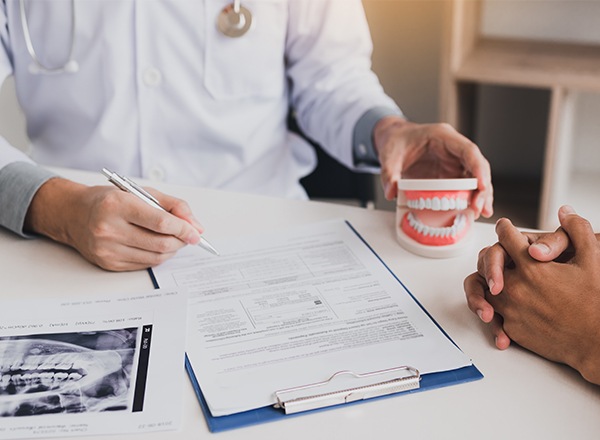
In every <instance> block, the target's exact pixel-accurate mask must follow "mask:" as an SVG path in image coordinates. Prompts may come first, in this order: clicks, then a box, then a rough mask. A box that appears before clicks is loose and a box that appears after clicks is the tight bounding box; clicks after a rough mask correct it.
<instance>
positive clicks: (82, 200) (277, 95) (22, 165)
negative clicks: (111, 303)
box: [0, 0, 492, 270]
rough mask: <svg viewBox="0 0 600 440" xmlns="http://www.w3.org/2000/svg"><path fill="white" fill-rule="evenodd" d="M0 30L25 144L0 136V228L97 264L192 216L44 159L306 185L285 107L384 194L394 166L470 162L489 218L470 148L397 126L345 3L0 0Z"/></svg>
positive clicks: (435, 168) (167, 175)
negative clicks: (62, 172)
mask: <svg viewBox="0 0 600 440" xmlns="http://www.w3.org/2000/svg"><path fill="white" fill-rule="evenodd" d="M232 1H233V3H232ZM0 41H1V42H2V47H1V48H0V78H1V79H2V80H4V79H5V78H6V77H8V76H10V75H14V78H15V85H16V91H17V96H18V99H19V103H20V105H21V107H22V109H23V111H24V114H25V117H26V121H27V133H28V136H29V139H30V147H31V148H30V151H29V154H27V155H26V154H24V153H22V152H20V151H18V150H17V149H16V148H14V147H12V146H11V145H9V144H8V142H7V141H6V140H4V139H0V225H2V226H3V227H5V228H8V229H10V230H12V231H14V232H15V233H17V234H21V235H23V236H31V235H35V234H41V235H46V236H48V237H50V238H52V239H54V240H57V241H59V242H63V243H66V244H68V245H70V246H72V247H74V248H75V249H77V250H78V251H79V252H80V253H81V254H82V255H83V256H84V257H85V258H87V259H88V260H89V261H91V262H93V263H95V264H97V265H99V266H101V267H103V268H106V269H109V270H135V269H140V268H145V267H148V266H152V265H156V264H159V263H160V262H162V261H164V260H165V259H167V258H169V257H170V256H172V255H173V254H174V253H175V252H176V251H177V250H178V249H179V248H180V247H182V246H185V245H186V244H194V243H197V242H198V241H199V240H200V234H201V233H202V227H201V225H200V224H199V223H198V221H197V220H196V219H195V218H194V216H193V214H192V213H191V212H190V209H189V207H188V206H187V204H185V203H184V202H182V201H181V200H178V199H175V198H173V197H170V196H168V195H165V194H161V193H159V192H156V191H155V192H154V194H155V195H156V197H157V198H158V200H159V201H160V203H161V204H162V205H163V206H164V207H165V208H166V210H167V211H168V212H161V211H159V210H156V209H153V208H152V207H150V206H147V205H145V204H144V203H143V202H141V201H140V200H138V199H136V198H134V197H132V196H131V195H130V194H127V193H124V192H121V191H119V190H118V189H116V188H114V187H111V186H101V187H87V186H83V185H80V184H77V183H75V182H72V181H69V180H66V179H64V178H62V177H60V176H56V175H54V174H52V173H51V172H49V171H47V170H46V169H45V168H43V166H44V165H48V166H60V167H72V168H79V169H87V170H92V171H99V170H100V169H101V168H102V167H106V168H109V169H112V170H114V171H117V172H119V173H123V174H125V175H128V176H132V177H136V176H137V177H143V178H146V179H150V180H155V181H167V182H171V183H177V184H185V185H196V186H203V187H213V188H220V189H226V190H232V191H250V192H255V193H261V194H269V195H276V196H282V197H306V194H305V193H304V191H303V189H302V187H301V186H300V184H299V179H300V178H301V177H303V176H305V175H307V174H309V173H310V172H311V171H312V169H313V168H314V167H315V165H316V164H315V162H316V159H315V155H314V153H313V151H312V149H311V148H310V146H309V145H308V144H306V143H305V142H304V141H303V140H302V139H300V138H299V137H298V136H296V135H294V134H291V133H290V132H289V131H288V128H287V125H286V116H287V114H288V110H289V108H293V109H294V110H295V112H296V115H297V119H298V123H299V125H300V127H301V128H302V130H303V131H304V132H305V133H306V134H307V135H308V136H309V137H311V138H312V139H314V140H315V141H316V142H318V143H319V144H320V145H322V146H323V147H324V148H325V149H326V150H327V151H328V152H329V153H331V154H332V155H333V156H335V157H336V158H337V159H338V160H339V161H340V162H342V163H343V164H344V165H346V166H347V167H349V168H351V169H356V170H364V171H372V172H378V171H380V172H381V176H382V184H383V185H384V188H385V193H386V197H388V198H390V199H391V198H393V197H395V195H396V193H395V191H396V189H395V182H396V181H397V179H398V178H399V176H400V175H401V174H402V175H406V176H411V175H412V176H420V177H453V176H454V177H457V176H464V175H472V176H475V177H477V178H478V179H479V188H478V191H479V192H478V194H477V197H476V198H475V199H474V203H473V210H474V211H475V215H476V216H478V215H479V214H483V215H485V216H489V215H491V213H492V186H491V178H490V170H489V165H488V163H487V161H486V160H485V158H484V157H483V156H482V155H481V153H480V151H479V149H478V148H477V146H476V145H474V144H473V143H472V142H470V141H469V140H468V139H466V138H464V137H463V136H461V135H460V134H458V133H457V132H456V131H455V130H454V129H452V128H451V127H449V126H448V125H446V124H429V125H419V124H414V123H411V122H408V121H406V120H405V119H404V118H403V116H402V113H401V111H400V109H399V108H398V107H397V106H396V104H395V103H394V102H393V101H392V100H391V99H390V98H389V97H388V96H386V95H385V93H384V92H383V90H382V87H381V85H380V83H379V81H378V79H377V77H376V76H375V74H374V73H373V72H372V71H371V68H370V66H371V64H370V56H371V49H372V45H371V40H370V35H369V29H368V26H367V22H366V19H365V16H364V11H363V8H362V4H361V2H360V0H242V1H241V2H240V1H239V0H85V1H83V0H6V1H4V2H3V3H2V4H1V5H0ZM399 80H401V78H399Z"/></svg>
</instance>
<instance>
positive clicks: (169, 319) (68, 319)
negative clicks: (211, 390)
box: [0, 290, 187, 439]
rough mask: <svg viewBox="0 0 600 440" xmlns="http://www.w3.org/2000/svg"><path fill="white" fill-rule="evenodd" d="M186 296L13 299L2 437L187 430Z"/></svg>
mask: <svg viewBox="0 0 600 440" xmlns="http://www.w3.org/2000/svg"><path fill="white" fill-rule="evenodd" d="M186 304H187V296H186V295H185V294H183V293H180V292H178V291H176V290H150V291H148V292H143V293H140V294H126V295H120V294H115V293H113V292H107V293H106V294H104V295H102V296H91V295H87V294H86V293H85V292H84V291H82V292H81V295H80V296H77V297H74V296H71V297H69V298H60V299H50V298H46V299H36V300H35V303H33V304H32V302H31V301H26V300H24V301H18V300H14V301H11V300H3V301H2V308H1V309H0V439H21V438H41V437H43V438H48V437H67V436H73V435H78V436H79V435H86V434H90V435H91V434H117V433H135V432H138V433H143V432H150V431H164V430H176V429H179V426H180V423H181V420H180V419H181V402H182V386H183V376H184V369H183V363H184V357H185V353H184V346H185V342H184V335H185V314H186V312H185V309H186ZM165 402H169V404H167V405H166V404H165Z"/></svg>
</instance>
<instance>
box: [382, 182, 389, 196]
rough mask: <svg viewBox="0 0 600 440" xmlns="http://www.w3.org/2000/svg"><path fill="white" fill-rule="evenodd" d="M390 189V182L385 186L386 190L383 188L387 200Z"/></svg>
mask: <svg viewBox="0 0 600 440" xmlns="http://www.w3.org/2000/svg"><path fill="white" fill-rule="evenodd" d="M390 188H391V183H390V182H388V183H386V184H385V186H384V188H383V195H384V196H385V197H386V198H387V197H388V194H389V193H390Z"/></svg>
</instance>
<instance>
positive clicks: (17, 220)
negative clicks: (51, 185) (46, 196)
mask: <svg viewBox="0 0 600 440" xmlns="http://www.w3.org/2000/svg"><path fill="white" fill-rule="evenodd" d="M53 177H56V174H54V173H52V172H50V171H48V170H45V169H44V168H41V167H39V166H37V165H35V164H31V163H28V162H13V163H10V164H8V165H6V166H5V167H4V168H2V169H0V226H3V227H5V228H7V229H9V230H11V231H13V232H14V233H16V234H19V235H20V236H22V237H31V236H30V235H27V234H25V233H24V232H23V224H24V222H25V216H26V214H27V210H28V209H29V205H30V203H31V200H32V199H33V196H34V195H35V193H36V192H37V190H38V189H39V188H40V186H42V185H43V184H44V183H45V182H47V181H48V180H49V179H51V178H53Z"/></svg>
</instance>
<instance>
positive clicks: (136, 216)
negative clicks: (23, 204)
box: [24, 178, 203, 271]
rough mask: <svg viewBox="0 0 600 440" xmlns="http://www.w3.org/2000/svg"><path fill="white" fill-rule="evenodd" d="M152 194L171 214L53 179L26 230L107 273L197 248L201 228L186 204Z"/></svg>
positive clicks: (113, 191)
mask: <svg viewBox="0 0 600 440" xmlns="http://www.w3.org/2000/svg"><path fill="white" fill-rule="evenodd" d="M152 193H153V195H154V196H155V197H156V198H157V199H158V200H159V201H160V203H161V205H162V206H163V207H164V208H165V209H166V210H167V211H169V212H164V211H161V210H159V209H156V208H153V207H151V206H150V205H148V204H146V203H144V202H143V201H142V200H139V199H138V198H136V197H135V196H133V195H131V194H129V193H126V192H124V191H121V190H119V189H117V188H114V187H111V186H94V187H89V186H85V185H81V184H78V183H75V182H72V181H69V180H66V179H62V178H53V179H50V180H49V181H47V182H46V183H45V184H43V185H42V186H41V187H40V189H39V190H38V191H37V193H36V194H35V196H34V198H33V200H32V202H31V204H30V206H29V210H28V212H27V215H26V218H25V227H24V230H25V231H26V232H33V233H37V234H41V235H45V236H47V237H49V238H51V239H53V240H56V241H58V242H61V243H64V244H67V245H69V246H71V247H73V248H75V249H76V250H77V251H79V253H81V254H82V255H83V256H84V257H85V258H86V259H87V260H89V261H90V262H92V263H94V264H96V265H98V266H100V267H101V268H103V269H106V270H112V271H128V270H138V269H145V268H148V267H151V266H156V265H158V264H160V263H162V262H164V261H165V260H167V259H168V258H170V257H171V256H173V255H174V254H175V252H176V251H177V250H179V249H180V248H182V247H183V246H185V245H186V244H197V243H198V242H199V241H200V234H201V233H202V230H203V229H202V226H201V225H200V224H199V223H198V222H197V221H196V220H195V219H194V217H193V215H192V213H191V210H190V208H189V206H188V205H187V204H186V203H185V202H184V201H182V200H179V199H176V198H174V197H170V196H167V195H165V194H162V193H160V192H158V191H155V190H152Z"/></svg>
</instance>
